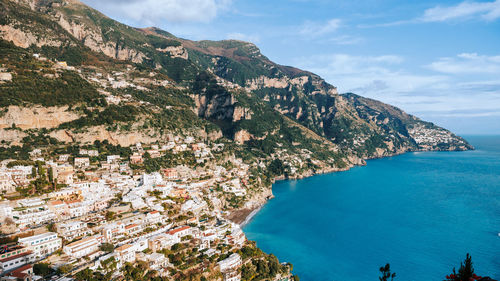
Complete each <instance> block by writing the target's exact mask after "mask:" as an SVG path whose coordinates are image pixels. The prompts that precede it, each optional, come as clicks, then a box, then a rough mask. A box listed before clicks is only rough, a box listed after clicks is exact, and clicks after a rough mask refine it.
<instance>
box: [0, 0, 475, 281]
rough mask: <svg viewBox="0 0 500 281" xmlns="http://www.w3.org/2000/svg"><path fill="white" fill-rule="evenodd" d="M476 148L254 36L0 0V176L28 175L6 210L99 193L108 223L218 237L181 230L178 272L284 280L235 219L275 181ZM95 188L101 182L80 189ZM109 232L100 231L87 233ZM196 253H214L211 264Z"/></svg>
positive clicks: (71, 0) (172, 256) (179, 275)
mask: <svg viewBox="0 0 500 281" xmlns="http://www.w3.org/2000/svg"><path fill="white" fill-rule="evenodd" d="M468 149H473V148H472V147H471V146H470V145H469V144H468V143H467V142H466V141H465V140H464V139H462V138H461V137H459V136H456V135H454V134H453V133H451V132H450V131H448V130H446V129H444V128H440V127H438V126H436V125H434V124H432V123H429V122H425V121H422V120H420V119H418V118H417V117H415V116H412V115H409V114H407V113H405V112H403V111H402V110H400V109H398V108H396V107H393V106H391V105H387V104H384V103H381V102H379V101H376V100H372V99H368V98H364V97H361V96H358V95H356V94H353V93H346V94H339V93H338V92H337V89H336V87H335V86H333V85H330V84H329V83H327V82H326V81H325V80H323V79H322V78H321V77H319V76H318V75H316V74H314V73H311V72H308V71H304V70H300V69H297V68H294V67H290V66H282V65H279V64H276V63H274V62H272V61H271V60H270V59H269V58H267V57H266V56H264V55H263V54H262V53H261V52H260V50H259V48H258V47H257V46H256V45H254V44H252V43H248V42H242V41H237V40H223V41H191V40H188V39H183V38H178V37H176V36H175V35H173V34H171V33H169V32H167V31H163V30H161V29H158V28H154V27H151V28H134V27H130V26H127V25H124V24H121V23H119V22H117V21H114V20H112V19H110V18H108V17H106V16H105V15H103V14H102V13H100V12H98V11H96V10H94V9H92V8H90V7H88V6H86V5H84V4H82V3H81V2H79V1H78V0H0V169H2V171H9V173H11V170H9V169H11V168H12V167H18V166H31V167H28V168H30V169H29V171H30V173H29V175H24V181H20V180H19V178H14V177H13V178H12V179H13V182H14V184H12V186H10V189H9V190H4V192H3V193H2V195H1V198H2V199H7V200H4V201H2V202H0V203H5V204H8V205H9V204H14V203H15V202H20V201H22V200H24V199H23V198H25V197H29V200H34V201H37V200H38V201H40V202H41V204H45V203H46V200H45V199H44V200H45V201H43V200H39V199H40V198H42V197H44V196H45V197H44V198H46V196H52V195H53V194H54V193H58V192H60V191H61V192H62V191H64V192H66V191H68V190H69V191H71V192H70V193H71V194H73V191H74V190H76V189H78V190H80V191H81V193H82V194H85V196H83V195H82V196H81V197H86V198H85V199H86V200H87V201H91V202H94V201H96V200H97V201H101V200H102V202H104V204H100V208H101V207H102V208H101V209H99V211H98V214H99V215H101V216H102V217H103V218H105V219H106V220H105V221H104V222H106V221H110V222H116V221H117V220H118V218H119V219H121V218H122V215H124V216H134V217H136V216H140V215H142V214H146V213H147V214H148V216H151V213H153V211H152V210H155V211H158V210H159V211H160V212H161V215H160V214H159V216H163V218H164V219H165V221H168V223H169V226H168V227H167V225H161V224H160V225H158V224H156V225H151V224H147V226H148V227H147V228H146V229H145V230H144V232H147V233H146V234H145V235H147V234H149V232H148V231H153V229H154V231H156V230H157V229H159V228H160V227H162V228H161V229H163V230H162V231H163V232H165V231H164V230H171V229H174V228H175V227H176V228H175V229H177V228H180V229H182V228H184V227H192V228H193V229H197V230H200V231H205V232H204V235H205V234H206V236H211V237H213V236H217V237H219V238H220V239H219V238H218V239H216V240H213V241H211V242H212V244H211V242H210V241H209V242H208V246H207V245H206V244H203V245H200V244H199V242H200V241H201V240H203V239H198V238H199V237H201V236H198V238H194V237H192V236H191V235H185V237H183V238H184V239H183V240H182V241H181V240H179V242H178V243H176V244H175V245H177V246H175V247H173V246H172V245H171V246H172V247H171V248H170V249H169V250H166V251H163V252H162V253H163V254H164V255H162V256H164V257H168V259H167V260H170V262H172V263H173V266H172V267H170V268H169V269H168V274H171V276H172V277H173V278H176V280H203V279H201V278H208V279H209V280H220V278H221V276H222V273H224V272H222V273H221V272H220V271H217V270H214V268H215V267H217V266H218V265H217V264H218V262H220V261H222V260H230V259H231V258H230V256H232V254H236V253H237V254H238V255H239V256H240V258H242V259H243V260H245V261H246V264H245V265H244V266H241V268H237V271H236V273H237V274H241V276H242V277H243V279H244V280H280V279H283V278H289V277H290V278H291V272H290V271H291V270H290V269H291V266H290V265H288V264H281V265H280V264H279V262H278V261H277V259H276V257H274V256H272V255H267V254H264V253H263V252H261V251H260V250H259V249H258V248H257V247H256V246H255V244H253V243H251V242H248V241H246V240H245V236H244V234H243V233H242V232H241V229H239V226H237V224H234V223H232V222H236V223H241V222H242V221H243V220H244V219H245V217H246V216H247V215H248V214H249V213H250V212H252V211H253V210H255V209H256V208H258V207H260V206H261V205H262V204H264V203H265V202H266V201H267V200H268V199H269V198H272V190H271V185H272V183H273V182H274V181H275V180H276V179H283V178H302V177H306V176H311V175H314V174H318V173H325V172H332V171H341V170H346V169H349V168H350V167H353V166H355V165H363V164H365V160H366V159H371V158H377V157H384V156H390V155H395V154H400V153H404V152H408V151H427V150H446V151H455V150H457V151H458V150H468ZM90 152H91V153H92V156H91V155H90V154H89V153H90ZM113 159H118V160H119V161H118V160H113ZM10 161H12V162H10ZM82 163H83V164H82ZM25 168H26V167H25ZM24 170H27V169H24ZM54 170H55V171H56V173H58V172H57V171H59V172H60V174H62V175H69V176H68V177H66V178H65V177H61V175H60V174H56V175H54ZM46 171H47V172H46ZM160 173H161V174H160ZM158 177H159V180H158ZM4 178H6V177H4ZM58 180H59V182H58ZM66 180H67V181H68V182H67V183H66ZM73 180H75V182H73ZM156 180H158V181H159V182H160V183H161V184H157V183H158V182H157V181H156ZM62 181H64V182H65V183H61V182H62ZM87 181H88V182H92V183H91V184H97V182H99V184H102V186H101V187H102V188H96V189H94V190H90V189H85V188H83V187H82V186H85V185H86V182H87ZM148 181H149V182H150V184H146V183H145V182H148ZM82 182H83V183H84V184H81V183H82ZM153 182H154V183H153ZM165 182H167V183H166V184H164V183H165ZM104 183H105V184H104ZM89 184H90V183H89ZM172 187H175V188H172ZM82 188H83V189H84V190H83V191H82ZM7 191H8V192H7ZM93 193H96V194H100V195H99V196H102V198H101V197H96V196H97V195H95V194H93ZM71 196H73V195H71ZM37 197H38V198H37ZM124 198H126V200H128V201H125V199H124ZM19 199H20V200H19ZM66 199H67V198H66ZM70 199H71V200H67V201H68V202H74V200H73V199H75V198H73V197H71V198H70ZM80 199H81V198H80ZM188 199H189V200H188ZM16 200H17V201H16ZM92 200H94V201H92ZM187 200H188V201H187ZM125 202H126V203H125ZM16 204H17V203H16ZM68 204H72V203H68ZM92 204H94V203H92ZM134 204H135V205H134ZM129 205H130V207H128V206H129ZM137 206H138V207H137ZM2 210H3V209H2ZM111 210H113V211H111ZM195 210H196V212H194V211H195ZM14 211H15V212H23V211H24V207H23V208H18V207H16V210H14ZM38 211H43V212H49V211H47V210H45V209H44V208H40V207H38V208H36V210H34V212H38ZM115 211H116V212H118V214H119V215H118V216H115ZM139 211H140V212H142V214H139V215H138V214H137V212H139ZM195 213H197V214H195ZM32 217H36V216H32ZM117 217H118V218H117ZM13 218H14V217H13ZM16 218H19V216H16ZM202 218H204V219H202ZM69 219H74V217H70V218H68V220H69ZM230 221H232V222H230ZM49 222H51V220H48V221H43V222H37V223H36V224H35V226H33V225H32V224H29V223H26V222H25V223H23V224H19V223H13V224H11V232H10V233H15V232H16V231H18V230H19V231H20V230H21V229H24V230H29V229H30V227H33V228H35V227H38V226H40V225H42V226H43V228H44V230H45V226H48V225H47V224H48V223H49ZM137 222H138V223H139V224H141V225H142V224H143V223H144V220H143V219H142V218H140V219H138V220H137ZM44 223H45V224H46V225H45V226H44ZM127 223H130V224H131V225H132V222H131V221H128V222H127ZM134 225H135V224H134ZM186 225H188V226H186ZM100 227H101V226H99V225H93V228H94V229H97V230H98V231H95V232H94V233H100V232H99V231H101V228H100ZM134 227H136V225H135V226H134ZM224 227H226V228H227V227H229V228H228V229H229V230H228V229H226V230H224V229H225V228H224ZM205 228H208V229H205ZM12 229H13V230H12ZM16 229H17V230H16ZM221 229H223V230H221ZM209 230H210V231H215V232H217V235H216V234H214V233H211V232H210V231H209ZM216 230H217V231H216ZM2 231H3V230H2ZM158 231H160V230H158ZM136 234H137V233H136ZM197 234H199V233H197ZM128 235H131V236H133V235H132V233H128ZM134 235H135V234H134ZM137 235H139V234H137ZM236 235H237V236H238V237H239V238H238V237H236ZM127 237H129V236H127ZM133 237H136V236H133ZM148 237H149V236H148ZM125 238H126V237H125ZM125 238H123V239H122V240H119V241H118V240H117V241H118V242H120V243H122V242H123V243H125V242H124V241H125V240H126V239H125ZM120 239H121V238H120ZM235 240H238V241H239V242H238V243H236V245H235V242H234V241H235ZM117 241H114V240H113V242H117ZM126 241H129V240H126ZM65 242H69V241H65ZM129 242H130V241H129ZM205 242H206V241H205ZM123 243H122V244H123ZM131 243H132V242H131ZM122 244H120V245H122ZM228 244H230V245H231V246H228ZM108 246H109V245H108ZM114 246H116V245H111V248H112V249H111V251H113V249H114V248H113V247H114ZM201 246H203V247H205V250H208V248H210V250H213V251H214V252H217V254H215V255H212V256H210V258H209V257H208V256H207V255H206V253H207V252H201V250H200V251H199V247H201ZM120 248H121V247H120ZM141 253H142V254H146V252H144V251H143V250H141ZM188 256H189V257H188ZM195 256H196V258H194V257H195ZM85 257H87V256H85ZM233 257H234V256H233ZM79 260H80V261H81V259H79ZM92 261H93V260H92ZM140 265H141V266H144V264H142V263H141V264H140ZM123 268H124V269H122V271H121V273H124V274H128V275H130V276H135V277H130V276H129V277H130V278H129V277H127V278H129V279H126V280H153V279H150V277H151V276H149V275H154V274H156V273H153V271H149V272H148V271H147V270H146V272H148V276H147V277H145V276H142V277H143V279H134V278H136V277H137V276H138V275H139V273H138V272H136V271H135V270H137V268H134V267H133V266H131V265H130V264H126V265H125V266H124V267H123ZM145 268H147V266H146V267H145ZM80 269H81V268H80ZM81 272H82V273H81V274H87V275H88V276H86V277H85V278H81V280H98V279H96V278H97V276H100V275H99V274H101V275H102V274H103V272H97V271H96V272H92V271H88V269H85V270H82V271H81ZM113 272H115V273H116V272H118V275H119V274H121V273H120V271H119V268H115V271H109V272H106V276H108V274H112V273H113ZM75 273H76V272H75ZM132 273H133V274H132ZM226 273H227V272H225V273H224V274H226ZM233 273H235V272H231V274H233ZM134 274H136V275H134ZM193 276H194V277H193ZM256 276H257V277H256ZM108 277H109V276H108ZM99 278H101V277H99ZM102 278H104V275H103V276H102ZM193 278H194V279H193ZM196 278H198V279H196ZM253 278H255V279H253ZM79 280H80V279H79ZM99 280H107V279H105V278H104V279H99ZM154 280H160V279H154ZM162 280H163V279H162ZM205 280H206V279H205Z"/></svg>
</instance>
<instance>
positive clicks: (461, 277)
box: [446, 253, 481, 281]
mask: <svg viewBox="0 0 500 281" xmlns="http://www.w3.org/2000/svg"><path fill="white" fill-rule="evenodd" d="M480 279H481V277H480V276H477V275H476V274H475V273H474V267H473V266H472V257H471V256H470V255H469V253H467V255H466V256H465V261H464V262H463V263H460V268H459V269H458V273H456V271H455V268H453V273H452V274H450V275H448V276H446V280H450V281H471V280H480Z"/></svg>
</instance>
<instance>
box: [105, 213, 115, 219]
mask: <svg viewBox="0 0 500 281" xmlns="http://www.w3.org/2000/svg"><path fill="white" fill-rule="evenodd" d="M105 217H106V220H107V221H112V220H113V219H114V218H115V212H111V211H107V212H106V215H105Z"/></svg>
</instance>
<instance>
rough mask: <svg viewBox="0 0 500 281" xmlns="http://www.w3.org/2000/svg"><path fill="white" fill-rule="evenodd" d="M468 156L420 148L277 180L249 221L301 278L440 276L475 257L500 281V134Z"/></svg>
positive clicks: (478, 141) (255, 236) (475, 139)
mask: <svg viewBox="0 0 500 281" xmlns="http://www.w3.org/2000/svg"><path fill="white" fill-rule="evenodd" d="M465 138H466V139H467V140H468V141H469V142H470V143H471V144H472V145H473V146H474V147H475V148H476V150H473V151H465V152H414V153H406V154H403V155H399V156H394V157H388V158H383V159H376V160H369V161H367V165H366V166H360V167H355V168H352V169H350V170H349V171H346V172H337V173H330V174H325V175H318V176H313V177H310V178H306V179H302V180H287V181H279V182H277V183H275V184H274V185H273V193H274V195H275V198H274V199H272V200H270V201H269V202H268V203H267V204H266V205H265V206H264V207H263V208H262V209H261V210H260V211H259V212H258V213H257V214H256V215H255V216H254V217H253V218H252V220H251V221H250V222H249V223H248V224H246V225H245V227H244V231H245V233H246V235H247V237H248V239H250V240H254V241H256V242H257V245H258V246H259V247H260V248H261V249H262V250H264V251H265V252H267V253H272V254H274V255H275V256H277V257H278V258H279V260H280V261H282V262H290V263H292V265H293V272H294V274H297V275H298V276H299V277H300V280H302V281H308V280H319V281H321V280H329V281H369V280H379V279H378V278H379V276H380V273H379V268H380V267H381V266H383V265H385V264H386V263H389V264H390V268H391V270H392V272H395V273H396V278H395V279H394V280H396V281H417V280H437V281H441V280H444V279H445V277H446V275H449V274H450V273H451V272H452V270H453V268H454V267H456V268H457V270H458V268H459V267H460V263H461V262H462V261H463V260H464V259H465V257H466V254H467V253H470V255H471V256H472V262H473V266H474V269H475V273H476V274H477V275H480V276H489V277H491V278H494V279H497V280H500V236H499V233H500V136H467V137H465Z"/></svg>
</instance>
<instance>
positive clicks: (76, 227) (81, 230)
mask: <svg viewBox="0 0 500 281" xmlns="http://www.w3.org/2000/svg"><path fill="white" fill-rule="evenodd" d="M56 229H57V233H59V235H61V236H62V237H63V238H64V239H66V240H73V239H75V238H77V237H80V236H85V235H88V234H91V233H92V231H91V230H90V229H89V228H88V227H87V223H84V222H81V221H72V222H64V223H59V224H57V226H56Z"/></svg>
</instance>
